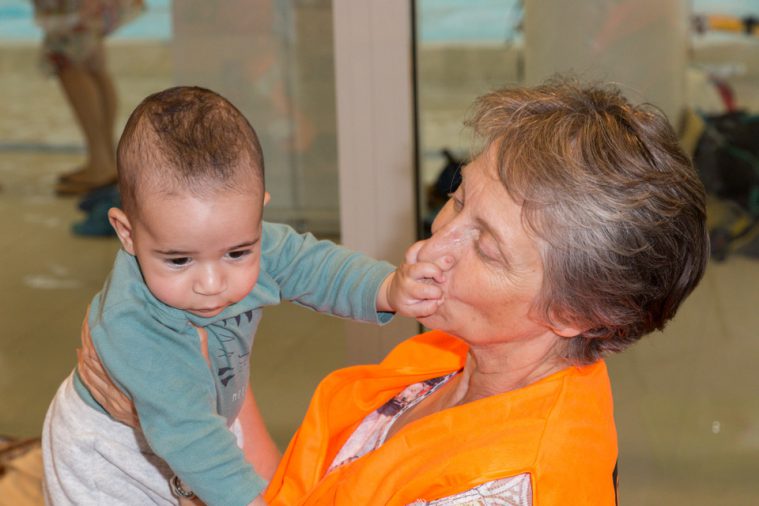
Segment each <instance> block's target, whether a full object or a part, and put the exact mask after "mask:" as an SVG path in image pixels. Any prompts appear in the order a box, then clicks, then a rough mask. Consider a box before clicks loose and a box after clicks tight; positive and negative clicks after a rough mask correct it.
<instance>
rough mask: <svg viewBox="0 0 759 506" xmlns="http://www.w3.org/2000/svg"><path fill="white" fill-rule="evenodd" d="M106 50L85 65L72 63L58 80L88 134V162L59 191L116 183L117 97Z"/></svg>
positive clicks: (84, 132) (83, 130)
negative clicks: (109, 72) (115, 128)
mask: <svg viewBox="0 0 759 506" xmlns="http://www.w3.org/2000/svg"><path fill="white" fill-rule="evenodd" d="M102 60H103V57H102V49H101V50H100V51H99V54H96V55H95V56H93V57H92V58H91V59H90V60H88V61H87V62H86V63H85V64H74V63H70V64H68V65H65V66H63V67H62V68H61V69H60V70H59V72H58V79H59V82H60V83H61V87H62V88H63V91H64V93H65V95H66V98H67V99H68V102H69V104H71V108H72V109H73V111H74V115H75V116H76V119H77V121H78V123H79V126H80V128H81V130H82V133H83V134H84V137H85V143H86V147H87V161H86V163H85V166H84V167H83V168H82V170H80V171H78V172H76V173H74V174H71V175H70V176H69V177H68V178H67V179H65V180H63V181H61V183H60V184H59V185H58V186H57V188H56V189H57V191H59V193H82V192H86V191H87V190H89V189H92V188H95V187H98V186H102V185H105V184H109V183H112V182H113V181H114V180H115V177H116V159H115V151H114V146H113V129H114V121H115V108H116V98H115V90H114V88H113V84H112V82H111V81H110V77H109V76H108V74H107V72H106V71H105V66H104V62H103V61H102Z"/></svg>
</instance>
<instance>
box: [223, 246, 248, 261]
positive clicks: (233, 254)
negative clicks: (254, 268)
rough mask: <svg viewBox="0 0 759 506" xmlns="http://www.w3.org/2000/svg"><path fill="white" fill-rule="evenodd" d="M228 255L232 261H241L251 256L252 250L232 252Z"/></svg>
mask: <svg viewBox="0 0 759 506" xmlns="http://www.w3.org/2000/svg"><path fill="white" fill-rule="evenodd" d="M227 255H228V256H229V258H231V259H232V260H239V259H241V258H243V257H246V256H248V255H250V250H249V249H241V250H237V251H230V252H229V253H227Z"/></svg>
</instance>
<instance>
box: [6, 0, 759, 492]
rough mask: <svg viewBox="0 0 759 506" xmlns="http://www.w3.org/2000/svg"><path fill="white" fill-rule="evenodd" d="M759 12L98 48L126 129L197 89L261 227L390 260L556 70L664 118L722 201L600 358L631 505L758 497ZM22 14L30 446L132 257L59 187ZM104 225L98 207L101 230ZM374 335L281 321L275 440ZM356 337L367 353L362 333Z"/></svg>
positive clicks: (19, 408) (163, 10)
mask: <svg viewBox="0 0 759 506" xmlns="http://www.w3.org/2000/svg"><path fill="white" fill-rule="evenodd" d="M757 23H759V0H671V1H668V2H661V1H658V0H583V1H578V2H563V1H560V0H541V1H537V0H524V1H518V0H415V1H411V0H408V1H407V0H333V1H330V0H227V1H224V2H221V1H209V0H181V1H175V2H172V1H171V0H146V2H145V10H144V12H142V13H141V14H139V15H138V16H137V17H136V18H135V19H134V20H132V21H131V22H129V23H126V24H125V25H124V26H123V27H121V28H119V29H118V30H116V31H115V32H114V33H113V34H112V35H111V36H109V37H108V38H107V41H106V54H107V63H108V68H109V69H110V73H111V75H112V77H113V81H114V82H115V85H116V90H117V96H118V109H117V114H116V120H115V122H116V128H115V129H116V134H118V133H119V132H120V130H121V128H122V127H123V124H124V122H125V120H126V117H127V116H128V114H129V112H131V110H132V109H133V108H134V107H135V106H136V105H137V103H138V102H139V101H140V100H141V99H142V98H144V97H145V96H146V95H148V94H149V93H152V92H154V91H158V90H160V89H163V88H165V87H168V86H171V85H174V84H197V85H202V86H207V87H210V88H212V89H214V90H216V91H219V92H220V93H222V94H223V95H225V96H226V97H227V98H229V99H230V100H232V102H234V103H235V104H237V105H238V106H239V107H240V109H241V110H242V111H243V112H244V113H245V114H246V115H247V116H248V117H249V119H250V121H251V123H252V124H253V125H254V126H255V127H256V129H257V130H258V132H259V135H260V136H261V140H262V144H263V148H264V153H265V155H266V184H267V187H268V188H267V189H268V190H269V191H270V192H271V194H272V197H273V198H272V202H271V204H270V206H269V207H268V208H267V210H266V218H267V219H269V220H272V221H284V222H288V223H290V224H292V225H293V226H295V227H296V228H298V229H300V230H310V231H312V232H314V233H315V234H316V235H317V236H320V237H325V238H331V239H334V240H337V241H342V242H343V243H345V244H347V245H349V246H351V247H354V248H358V249H362V250H364V251H367V252H368V253H370V254H374V255H376V256H379V257H382V258H386V259H389V260H391V261H398V260H399V259H400V258H401V255H402V252H403V247H404V246H405V245H407V244H410V243H411V242H412V241H414V240H416V239H417V238H419V237H422V236H424V235H425V234H426V233H427V232H428V227H429V223H431V220H432V218H433V217H434V214H435V212H436V211H437V209H438V207H439V205H440V203H441V199H443V198H444V194H445V193H446V192H447V191H448V190H447V188H450V184H451V180H452V174H455V169H456V168H457V167H458V166H459V165H460V164H461V163H464V162H465V161H466V159H467V157H468V153H469V148H470V139H469V137H468V135H467V131H466V130H465V129H464V127H463V125H462V121H463V119H464V118H465V117H466V113H467V107H468V106H469V105H470V104H471V103H472V101H473V99H474V98H475V97H477V96H478V95H480V94H482V93H484V92H486V91H488V90H491V89H493V88H495V87H501V86H509V85H517V84H535V83H538V82H540V81H542V80H544V79H545V78H547V77H549V76H551V75H552V74H554V73H556V72H570V71H571V72H573V73H575V74H576V75H578V76H579V77H581V78H584V79H602V80H607V81H613V82H615V83H617V84H618V85H619V86H620V87H621V88H622V89H623V91H624V92H625V94H626V95H627V96H629V97H630V98H631V99H632V100H633V101H635V102H651V103H653V104H655V105H656V106H658V107H659V108H661V109H662V110H663V111H664V112H665V113H666V114H667V116H668V117H669V118H670V120H671V122H672V124H673V126H674V127H675V128H676V129H677V131H678V132H679V133H680V135H681V139H682V142H683V145H684V147H685V148H686V149H687V150H688V152H689V153H690V154H691V155H692V156H693V158H694V162H695V163H696V166H697V168H698V170H699V172H700V173H701V174H702V177H703V179H704V182H705V184H706V186H707V190H708V191H709V195H710V200H709V221H710V230H711V233H712V241H713V250H714V251H713V256H712V262H711V264H710V266H709V268H708V270H707V274H706V277H705V279H704V281H703V282H702V283H701V285H700V286H699V288H698V289H697V290H696V291H695V292H694V294H693V295H692V296H691V297H690V298H689V299H688V300H687V301H686V303H685V305H684V307H683V308H682V309H681V311H680V313H679V314H678V316H677V318H676V319H675V320H674V321H673V322H672V323H671V324H670V326H669V327H668V328H667V329H666V330H665V331H664V332H662V333H658V334H655V335H652V336H650V337H649V338H647V339H644V340H643V341H642V342H641V343H640V344H638V345H637V346H636V347H634V348H632V349H631V350H629V351H627V352H625V353H624V354H622V355H619V356H616V357H613V358H611V359H610V360H609V365H610V370H611V375H612V384H613V388H614V397H615V403H616V414H617V415H616V416H617V426H618V430H619V440H620V461H619V466H620V494H621V503H622V504H635V505H659V504H678V505H680V504H683V505H686V504H687V505H713V504H729V505H754V504H759V481H758V480H756V478H755V477H756V474H757V472H759V401H757V392H759V373H758V372H757V368H756V366H755V364H756V363H757V361H759V330H758V329H759V310H758V309H759V262H757V260H758V259H759V238H758V237H759V225H757V223H758V222H759V220H758V217H759V28H758V26H759V25H757ZM42 37H43V32H42V30H41V29H40V26H39V25H38V24H37V23H35V19H34V9H33V5H32V3H31V2H30V1H26V0H0V186H1V187H2V189H1V190H0V324H2V325H3V328H4V329H5V330H4V332H3V335H2V336H1V337H0V436H10V437H28V436H35V435H38V434H39V431H40V428H41V424H42V419H43V417H44V414H45V410H46V408H47V405H48V403H49V401H50V399H51V398H52V396H53V394H54V392H55V389H56V388H57V386H58V384H59V383H60V381H61V380H62V379H63V378H64V377H65V376H66V375H67V374H68V372H69V371H70V370H71V368H72V367H73V365H74V363H75V355H74V349H75V347H76V346H77V343H78V331H79V326H80V324H81V319H82V316H83V314H84V310H85V308H86V306H87V304H88V303H89V300H90V298H91V297H92V295H93V294H94V293H95V292H97V291H98V290H99V289H100V287H101V285H102V282H103V280H104V278H105V276H106V275H107V273H108V271H109V270H110V267H111V264H112V261H113V255H114V253H115V251H116V250H117V248H118V243H117V240H116V239H115V238H113V237H112V236H109V235H108V234H107V228H106V229H105V230H101V229H97V228H86V229H84V231H83V230H82V229H81V228H79V229H72V226H74V225H76V224H81V223H83V222H85V221H87V220H88V219H91V218H92V209H88V208H86V206H83V205H82V202H83V197H84V196H83V195H82V194H73V195H59V193H60V192H59V191H58V189H59V186H58V185H59V183H60V181H59V179H60V176H61V175H62V174H65V173H67V172H69V171H71V170H72V169H74V168H75V167H77V166H80V165H81V164H82V163H83V160H84V159H85V158H86V157H87V150H86V148H85V142H84V140H83V139H84V137H83V133H82V131H81V130H80V128H79V126H78V123H77V121H76V118H75V113H74V112H73V110H72V108H71V107H70V105H69V103H68V102H67V99H66V95H65V92H64V90H63V89H62V88H61V86H60V84H59V83H58V82H57V81H56V79H55V78H53V77H50V76H48V75H47V74H46V73H45V72H44V71H43V70H42V69H41V67H40V55H39V53H40V43H41V40H42ZM88 213H89V214H88ZM415 330H416V324H415V323H414V322H398V323H396V324H395V325H394V326H391V327H390V328H386V329H382V330H377V329H374V328H370V327H364V326H357V325H355V324H346V323H344V322H342V321H340V320H336V319H330V318H327V317H322V316H318V315H315V314H313V313H310V312H307V311H305V310H303V309H299V308H295V307H293V306H291V305H288V304H284V305H282V306H278V307H275V308H271V309H267V311H266V312H265V317H264V319H263V323H262V326H261V330H260V332H259V334H258V337H257V340H256V345H255V348H254V353H253V355H252V356H253V358H252V361H253V365H252V376H253V377H252V381H253V384H254V390H255V391H256V395H257V398H258V399H259V403H260V404H261V409H262V411H263V414H264V416H265V418H266V419H267V422H268V424H269V425H270V428H271V430H272V433H273V434H274V436H275V439H276V440H277V442H278V443H279V444H280V445H281V446H282V447H284V445H286V443H287V441H288V439H289V438H290V436H291V435H292V433H293V431H294V430H295V428H296V427H297V425H298V423H299V421H300V418H301V416H302V414H303V412H304V411H305V408H306V404H307V402H308V399H309V398H310V395H311V392H312V390H313V388H314V386H315V385H316V383H317V382H318V380H319V379H320V378H321V377H322V376H324V374H326V373H327V372H329V371H331V370H333V369H335V368H337V367H340V366H343V365H345V364H346V363H356V362H366V361H369V360H376V359H378V358H379V357H381V356H382V354H383V353H384V351H385V350H387V349H388V348H389V347H391V346H392V345H393V343H394V342H397V340H398V339H400V338H403V337H407V336H409V335H411V334H413V333H414V332H415ZM357 336H358V338H357Z"/></svg>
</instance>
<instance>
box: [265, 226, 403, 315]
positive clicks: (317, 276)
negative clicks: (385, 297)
mask: <svg viewBox="0 0 759 506" xmlns="http://www.w3.org/2000/svg"><path fill="white" fill-rule="evenodd" d="M394 270H395V268H394V267H393V266H392V265H391V264H389V263H387V262H382V261H378V260H375V259H373V258H371V257H369V256H367V255H365V254H363V253H359V252H357V251H352V250H350V249H348V248H344V247H342V246H338V245H337V244H335V243H333V242H331V241H324V240H317V239H316V238H315V237H314V236H313V235H311V234H308V233H306V234H298V233H297V232H295V230H293V229H292V228H291V227H288V226H286V225H281V224H274V223H264V234H263V248H262V251H261V274H260V276H259V279H258V285H257V289H259V290H264V289H267V288H266V287H276V293H277V296H279V297H281V298H282V299H285V300H290V301H293V302H295V303H296V304H298V305H301V306H305V307H308V308H311V309H313V310H315V311H319V312H321V313H329V314H332V315H334V316H340V317H343V318H351V319H354V320H359V321H365V322H370V323H380V324H382V323H387V322H388V321H390V319H391V318H392V315H391V314H389V313H386V312H385V313H382V312H378V311H377V294H378V293H379V291H380V287H381V286H382V283H383V281H384V280H385V278H386V277H387V276H388V275H389V274H390V273H391V272H393V271H394Z"/></svg>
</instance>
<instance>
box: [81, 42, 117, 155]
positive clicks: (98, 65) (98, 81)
mask: <svg viewBox="0 0 759 506" xmlns="http://www.w3.org/2000/svg"><path fill="white" fill-rule="evenodd" d="M87 68H88V69H89V71H90V75H91V76H92V78H93V79H94V80H95V85H96V86H97V89H98V92H99V97H100V101H101V104H102V109H101V110H102V111H103V122H104V123H105V126H106V130H105V131H106V134H107V137H108V139H109V140H110V141H111V144H110V146H111V152H112V153H115V152H116V146H115V144H114V140H115V134H116V111H117V109H118V95H117V93H116V85H115V84H114V82H113V79H112V78H111V74H110V72H108V67H107V65H106V58H105V46H104V44H103V42H102V41H101V42H100V44H99V45H98V47H97V49H96V50H95V52H94V53H93V55H92V57H91V58H90V60H89V61H88V62H87Z"/></svg>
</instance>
